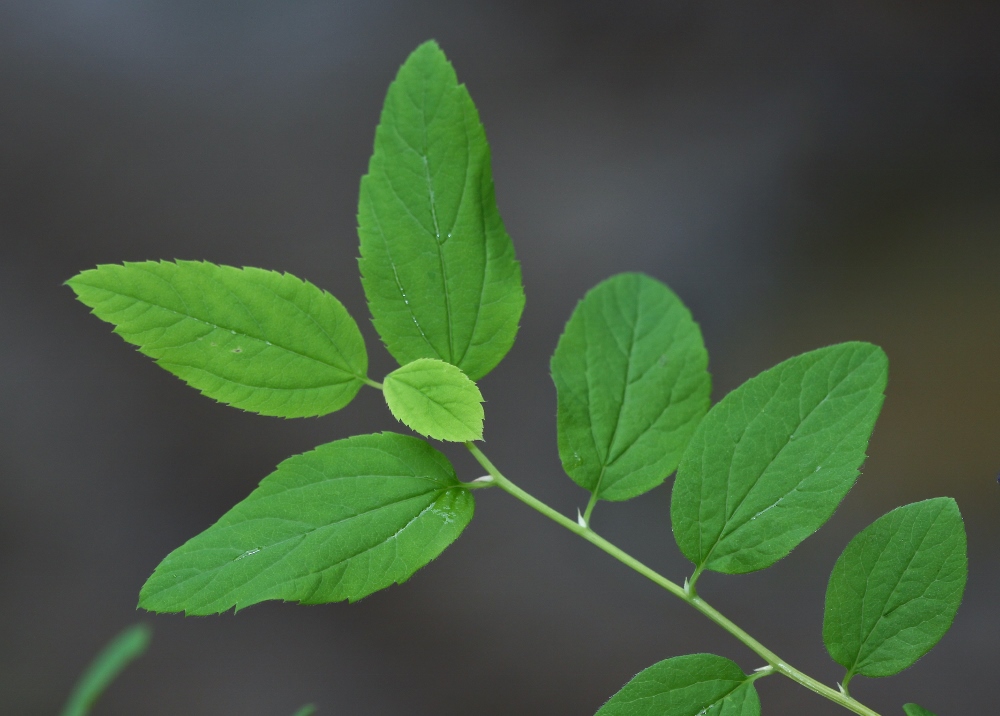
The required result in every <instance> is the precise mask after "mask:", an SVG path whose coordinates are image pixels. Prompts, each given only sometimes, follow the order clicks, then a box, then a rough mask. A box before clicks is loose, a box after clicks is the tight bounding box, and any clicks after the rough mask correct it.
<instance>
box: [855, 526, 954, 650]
mask: <svg viewBox="0 0 1000 716" xmlns="http://www.w3.org/2000/svg"><path fill="white" fill-rule="evenodd" d="M943 511H944V510H939V511H938V513H937V514H936V515H934V517H933V518H932V519H931V524H930V525H928V527H927V529H926V530H925V531H924V533H923V534H922V535H921V536H920V542H919V544H917V547H916V549H914V550H913V554H911V555H910V557H909V559H908V560H907V561H906V566H905V567H903V570H902V571H901V572H900V573H899V577H898V578H897V579H896V583H895V584H894V585H893V587H892V589H891V590H890V592H889V595H888V596H887V597H886V598H885V601H884V602H883V603H882V606H881V607H880V608H879V612H880V614H879V617H878V618H877V619H876V620H875V623H874V624H872V627H871V629H869V630H868V633H867V634H866V635H865V638H864V639H863V640H862V641H861V643H860V644H859V645H858V651H857V653H856V654H855V655H854V662H853V665H852V666H850V667H848V669H855V668H857V667H858V666H862V665H863V664H861V663H859V659H861V652H862V651H864V648H865V645H866V644H868V640H869V639H871V637H872V634H874V633H875V630H876V629H877V628H878V625H879V624H881V623H882V620H883V619H885V617H886V615H885V614H882V613H881V612H882V610H883V609H885V606H886V605H887V604H888V603H889V602H890V601H892V597H893V595H895V594H896V590H898V589H899V585H900V584H902V582H903V577H905V576H906V573H907V571H909V569H910V566H911V565H912V564H913V561H914V560H915V559H916V558H917V556H918V555H919V554H920V548H921V547H923V544H924V542H925V541H926V540H927V536H928V535H929V534H930V533H931V530H932V529H934V523H935V522H937V520H938V518H939V517H940V516H941V514H942V512H943ZM889 542H890V543H891V542H892V535H891V534H890V540H889ZM872 571H874V568H873V570H872ZM871 575H872V572H869V573H868V574H866V575H865V595H864V597H862V615H863V614H864V611H863V610H864V603H865V601H866V598H867V596H868V592H869V589H868V585H869V583H870V582H871ZM924 593H926V590H925V592H924ZM920 596H923V594H921V595H918V597H916V598H919V597H920ZM910 601H913V600H912V599H911V600H910ZM904 603H905V602H904ZM900 606H902V605H900ZM872 653H874V652H872ZM870 656H871V654H867V655H866V659H867V657H870Z"/></svg>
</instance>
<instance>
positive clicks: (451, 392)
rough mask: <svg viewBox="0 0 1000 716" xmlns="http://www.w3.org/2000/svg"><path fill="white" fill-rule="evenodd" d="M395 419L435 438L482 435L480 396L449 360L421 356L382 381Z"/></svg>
mask: <svg viewBox="0 0 1000 716" xmlns="http://www.w3.org/2000/svg"><path fill="white" fill-rule="evenodd" d="M382 390H383V392H384V393H385V402H386V403H387V404H388V405H389V410H391V411H392V414H393V415H394V416H396V419H397V420H399V421H400V422H401V423H403V424H404V425H406V426H407V427H409V428H411V429H413V430H415V431H416V432H418V433H420V434H421V435H427V436H428V437H432V438H434V439H435V440H452V441H455V442H466V441H469V440H482V438H483V417H484V415H483V405H482V403H483V395H482V393H480V392H479V388H478V387H476V384H475V383H473V382H472V381H471V380H469V378H468V376H466V375H465V373H463V372H462V371H461V369H459V368H456V367H455V366H453V365H451V364H450V363H445V362H444V361H439V360H434V359H433V358H421V359H419V360H415V361H413V362H412V363H407V364H406V365H404V366H403V367H401V368H397V369H396V370H394V371H393V372H392V373H390V374H389V375H387V376H386V377H385V380H384V381H383V383H382Z"/></svg>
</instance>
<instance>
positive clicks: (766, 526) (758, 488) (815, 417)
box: [670, 343, 888, 574]
mask: <svg viewBox="0 0 1000 716" xmlns="http://www.w3.org/2000/svg"><path fill="white" fill-rule="evenodd" d="M887 372H888V364H887V361H886V357H885V354H884V353H883V352H882V350H881V349H880V348H878V347H877V346H873V345H871V344H868V343H841V344H839V345H835V346H829V347H827V348H821V349H819V350H815V351H811V352H809V353H805V354H803V355H800V356H797V357H795V358H791V359H789V360H787V361H785V362H784V363H780V364H779V365H777V366H775V367H774V368H771V369H770V370H768V371H765V372H764V373H761V374H760V375H758V376H757V377H755V378H752V379H751V380H748V381H747V382H746V383H744V384H743V385H742V386H740V387H739V388H737V389H736V390H734V391H733V392H732V393H730V394H729V395H727V396H726V397H725V398H723V399H722V400H721V401H720V402H719V403H718V404H717V405H715V406H714V407H713V408H712V409H711V410H710V411H709V412H708V415H706V416H705V419H704V420H702V422H701V424H700V425H699V426H698V429H697V430H696V431H695V434H694V437H693V438H692V439H691V442H690V444H689V445H688V447H687V450H686V451H685V453H684V456H683V457H682V458H681V463H680V466H679V467H678V469H677V479H676V481H675V483H674V492H673V499H672V503H671V509H670V514H671V519H672V522H673V529H674V537H675V538H676V540H677V544H678V545H679V546H680V548H681V551H682V552H683V553H684V555H685V556H686V557H687V558H688V559H690V560H691V561H692V562H694V563H695V565H696V566H697V572H696V574H697V573H700V571H701V570H703V569H711V570H714V571H717V572H726V573H728V574H739V573H743V572H752V571H754V570H757V569H763V568H764V567H768V566H770V565H772V564H774V563H775V562H776V561H778V560H779V559H781V558H782V557H784V556H785V555H787V554H788V553H789V552H791V551H792V550H793V549H794V548H795V547H796V546H797V545H798V544H799V543H800V542H801V541H802V540H804V539H805V538H806V537H808V536H809V535H811V534H812V533H813V532H815V531H816V530H817V529H819V528H820V527H821V526H822V525H823V524H824V523H825V522H826V521H827V520H828V519H829V518H830V516H831V515H832V514H833V511H834V510H835V509H836V508H837V505H838V504H840V501H841V500H842V499H843V498H844V495H846V494H847V491H848V490H850V489H851V486H852V485H853V484H854V481H855V480H856V479H857V476H858V468H859V467H860V465H861V463H862V462H863V461H864V459H865V449H866V448H867V446H868V439H869V437H870V436H871V432H872V429H873V427H874V425H875V419H876V418H877V417H878V413H879V410H880V409H881V407H882V400H883V390H884V389H885V382H886V375H887Z"/></svg>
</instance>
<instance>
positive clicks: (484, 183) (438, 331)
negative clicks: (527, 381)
mask: <svg viewBox="0 0 1000 716" xmlns="http://www.w3.org/2000/svg"><path fill="white" fill-rule="evenodd" d="M358 234H359V236H360V238H361V260H360V266H361V275H362V283H363V284H364V289H365V295H366V296H367V297H368V305H369V307H370V309H371V312H372V317H373V318H374V323H375V328H376V330H378V333H379V335H380V336H381V337H382V340H383V341H384V342H385V345H386V348H388V350H389V352H390V353H391V354H392V355H393V357H394V358H395V359H396V360H397V361H398V362H399V363H400V365H405V364H407V363H410V362H412V361H414V360H416V359H418V358H439V359H441V360H443V361H445V362H447V363H451V364H452V365H456V366H458V367H459V368H461V369H462V370H463V371H465V373H466V374H467V375H468V376H469V377H470V378H472V379H473V380H479V379H480V378H481V377H483V376H484V375H486V374H487V373H489V372H490V370H492V369H493V367H494V366H496V364H497V363H499V362H500V359H501V358H503V357H504V355H506V353H507V351H508V350H510V347H511V345H512V344H513V342H514V336H515V334H516V333H517V326H518V321H519V320H520V317H521V311H522V310H523V308H524V289H523V288H522V286H521V268H520V265H519V264H518V262H517V261H516V260H515V258H514V247H513V244H512V243H511V241H510V237H509V236H508V235H507V232H506V230H505V229H504V227H503V222H502V221H501V219H500V213H499V211H498V210H497V206H496V199H495V198H494V193H493V177H492V173H491V170H490V150H489V146H488V145H487V143H486V134H485V132H484V131H483V126H482V124H480V121H479V114H478V112H477V111H476V107H475V105H474V104H473V103H472V99H471V98H470V97H469V93H468V91H467V90H466V89H465V86H464V85H460V84H458V78H457V77H456V75H455V70H454V69H453V68H452V66H451V63H450V62H448V60H447V58H446V57H445V56H444V53H443V52H441V49H440V48H439V47H438V46H437V44H436V43H434V42H427V43H424V44H423V45H421V46H420V47H418V48H417V49H416V50H414V52H413V54H411V55H410V57H409V59H407V60H406V63H405V64H404V65H403V66H402V68H400V70H399V74H398V75H397V76H396V79H395V81H394V82H393V83H392V84H391V85H390V87H389V92H388V94H387V96H386V98H385V105H384V107H383V109H382V116H381V119H380V121H379V125H378V129H377V130H376V133H375V151H374V154H373V155H372V157H371V161H370V162H369V164H368V174H366V175H365V177H364V178H363V179H362V180H361V196H360V200H359V203H358Z"/></svg>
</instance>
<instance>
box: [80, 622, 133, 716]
mask: <svg viewBox="0 0 1000 716" xmlns="http://www.w3.org/2000/svg"><path fill="white" fill-rule="evenodd" d="M151 633H152V630H151V629H150V628H149V627H148V626H146V625H145V624H133V625H132V626H130V627H128V628H127V629H125V630H124V631H122V632H121V633H120V634H119V635H118V636H116V637H115V638H114V639H112V640H111V642H110V643H109V644H108V645H107V646H106V647H104V648H103V649H102V650H101V652H100V653H99V654H98V655H97V656H96V657H95V658H94V661H93V662H91V664H90V666H89V667H87V670H86V671H85V672H84V673H83V676H81V677H80V680H79V681H77V683H76V686H74V687H73V692H72V693H71V694H70V696H69V699H68V700H67V701H66V705H65V706H63V710H62V712H61V714H62V716H86V714H88V713H90V709H91V707H92V706H93V705H94V704H95V703H96V702H97V699H98V698H100V696H101V694H102V693H104V690H105V689H107V688H108V686H110V685H111V683H112V682H114V680H115V679H116V678H118V675H119V674H120V673H121V672H122V670H124V669H125V667H126V666H128V665H129V664H131V663H132V662H133V661H135V660H136V659H138V658H139V657H140V656H142V655H143V653H145V651H146V649H147V648H148V647H149V640H150V636H151Z"/></svg>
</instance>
